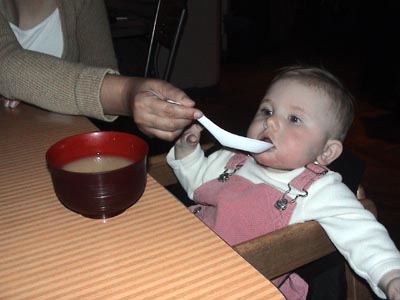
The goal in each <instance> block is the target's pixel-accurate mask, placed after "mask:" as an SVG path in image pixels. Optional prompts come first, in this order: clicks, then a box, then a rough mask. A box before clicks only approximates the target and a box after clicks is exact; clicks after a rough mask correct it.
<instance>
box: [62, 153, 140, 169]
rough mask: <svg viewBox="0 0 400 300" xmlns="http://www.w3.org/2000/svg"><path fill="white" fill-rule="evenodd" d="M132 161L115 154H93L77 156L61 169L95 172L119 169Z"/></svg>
mask: <svg viewBox="0 0 400 300" xmlns="http://www.w3.org/2000/svg"><path fill="white" fill-rule="evenodd" d="M132 163H134V161H133V160H130V159H128V158H125V157H122V156H117V155H93V156H87V157H82V158H78V159H76V160H73V161H71V162H69V163H67V164H65V165H64V166H63V167H62V169H64V170H66V171H70V172H78V173H96V172H105V171H111V170H116V169H120V168H123V167H126V166H128V165H130V164H132Z"/></svg>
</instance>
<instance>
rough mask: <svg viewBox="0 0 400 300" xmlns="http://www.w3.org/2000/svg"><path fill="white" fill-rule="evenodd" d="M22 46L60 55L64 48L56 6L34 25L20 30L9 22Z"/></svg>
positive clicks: (56, 55)
mask: <svg viewBox="0 0 400 300" xmlns="http://www.w3.org/2000/svg"><path fill="white" fill-rule="evenodd" d="M10 27H11V29H12V30H13V31H14V34H15V36H16V38H17V40H18V42H19V43H20V44H21V46H22V48H24V49H28V50H32V51H36V52H40V53H45V54H49V55H53V56H55V57H59V58H60V57H61V55H62V54H63V49H64V41H63V33H62V29H61V20H60V14H59V11H58V8H56V9H55V10H54V12H53V13H52V14H51V15H50V16H48V17H47V18H46V19H45V20H43V21H42V22H41V23H40V24H38V25H36V26H35V27H33V28H31V29H28V30H22V29H20V28H19V27H18V26H16V25H14V24H12V23H10Z"/></svg>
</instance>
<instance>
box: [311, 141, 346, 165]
mask: <svg viewBox="0 0 400 300" xmlns="http://www.w3.org/2000/svg"><path fill="white" fill-rule="evenodd" d="M342 151H343V144H342V142H341V141H339V140H328V141H327V142H326V145H325V148H324V151H323V152H322V153H321V154H320V155H318V157H317V162H318V163H319V164H320V165H322V166H327V165H329V164H330V163H332V162H333V161H334V160H335V159H336V158H338V157H339V156H340V154H342Z"/></svg>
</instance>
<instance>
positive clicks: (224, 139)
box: [167, 99, 273, 153]
mask: <svg viewBox="0 0 400 300" xmlns="http://www.w3.org/2000/svg"><path fill="white" fill-rule="evenodd" d="M167 102H169V103H172V104H177V105H182V104H180V103H179V102H177V101H175V100H172V99H168V100H167ZM197 121H199V122H200V123H201V125H203V126H204V127H205V128H207V130H208V131H209V132H210V133H211V134H212V135H213V136H214V137H215V138H216V139H217V141H218V142H220V144H221V145H222V146H225V147H229V148H234V149H238V150H243V151H247V152H252V153H261V152H264V151H267V150H268V149H269V148H271V147H272V146H273V144H271V143H267V142H263V141H260V140H256V139H251V138H248V137H245V136H241V135H237V134H233V133H230V132H229V131H226V130H224V129H222V128H221V127H219V126H218V125H216V124H215V123H214V122H212V121H211V120H210V119H209V118H207V117H206V116H204V115H203V116H202V117H201V118H199V119H197Z"/></svg>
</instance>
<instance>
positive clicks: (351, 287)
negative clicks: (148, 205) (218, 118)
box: [148, 145, 377, 300]
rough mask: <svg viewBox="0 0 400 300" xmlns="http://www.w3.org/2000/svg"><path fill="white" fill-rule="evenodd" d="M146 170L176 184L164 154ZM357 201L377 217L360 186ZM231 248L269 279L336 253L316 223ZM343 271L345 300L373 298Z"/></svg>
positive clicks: (354, 277) (352, 275)
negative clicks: (344, 276) (344, 275)
mask: <svg viewBox="0 0 400 300" xmlns="http://www.w3.org/2000/svg"><path fill="white" fill-rule="evenodd" d="M205 147H206V148H208V147H210V145H206V146H205ZM148 170H149V173H150V175H152V176H153V177H154V178H155V179H156V180H157V181H158V182H159V183H161V184H162V185H164V186H168V185H171V184H175V183H177V179H176V177H175V175H174V173H173V172H172V170H171V168H170V167H169V166H168V165H167V163H166V155H165V154H161V155H157V156H154V157H150V158H149V161H148ZM357 198H358V199H359V200H360V202H361V203H362V204H363V205H364V207H365V208H366V209H368V210H369V211H371V212H372V213H373V214H374V215H375V216H376V215H377V210H376V207H375V205H374V203H373V201H372V200H371V199H368V198H367V197H366V196H365V192H364V189H363V188H362V187H361V186H359V188H358V191H357ZM234 249H235V250H236V251H237V252H238V253H239V254H240V255H241V256H242V257H244V258H245V259H246V260H247V261H248V262H249V263H250V264H252V265H253V266H254V267H255V268H256V269H257V270H258V271H259V272H260V273H261V274H263V275H264V276H265V277H267V278H268V279H269V280H272V279H274V278H276V277H278V276H280V275H282V274H285V273H288V272H292V271H294V270H295V269H297V268H299V267H301V266H304V265H306V264H309V263H311V262H314V261H316V260H318V259H320V258H323V257H325V256H327V255H329V254H331V253H334V252H336V251H337V249H336V248H335V246H334V245H333V244H332V242H331V241H330V240H329V238H328V236H327V235H326V233H325V231H324V230H323V229H322V227H321V226H320V225H319V223H318V222H316V221H309V222H304V223H299V224H293V225H289V226H287V227H284V228H281V229H279V230H276V231H274V232H271V233H268V234H265V235H263V236H260V237H258V238H255V239H253V240H250V241H247V242H244V243H242V244H239V245H236V246H235V247H234ZM345 269H346V283H347V288H346V293H347V297H346V299H347V300H370V299H373V297H374V296H373V293H372V291H371V289H370V288H369V286H368V284H367V283H366V282H365V280H364V279H362V278H360V277H358V275H356V274H355V273H354V272H353V271H352V270H351V268H350V267H349V266H348V264H347V263H346V267H345Z"/></svg>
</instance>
